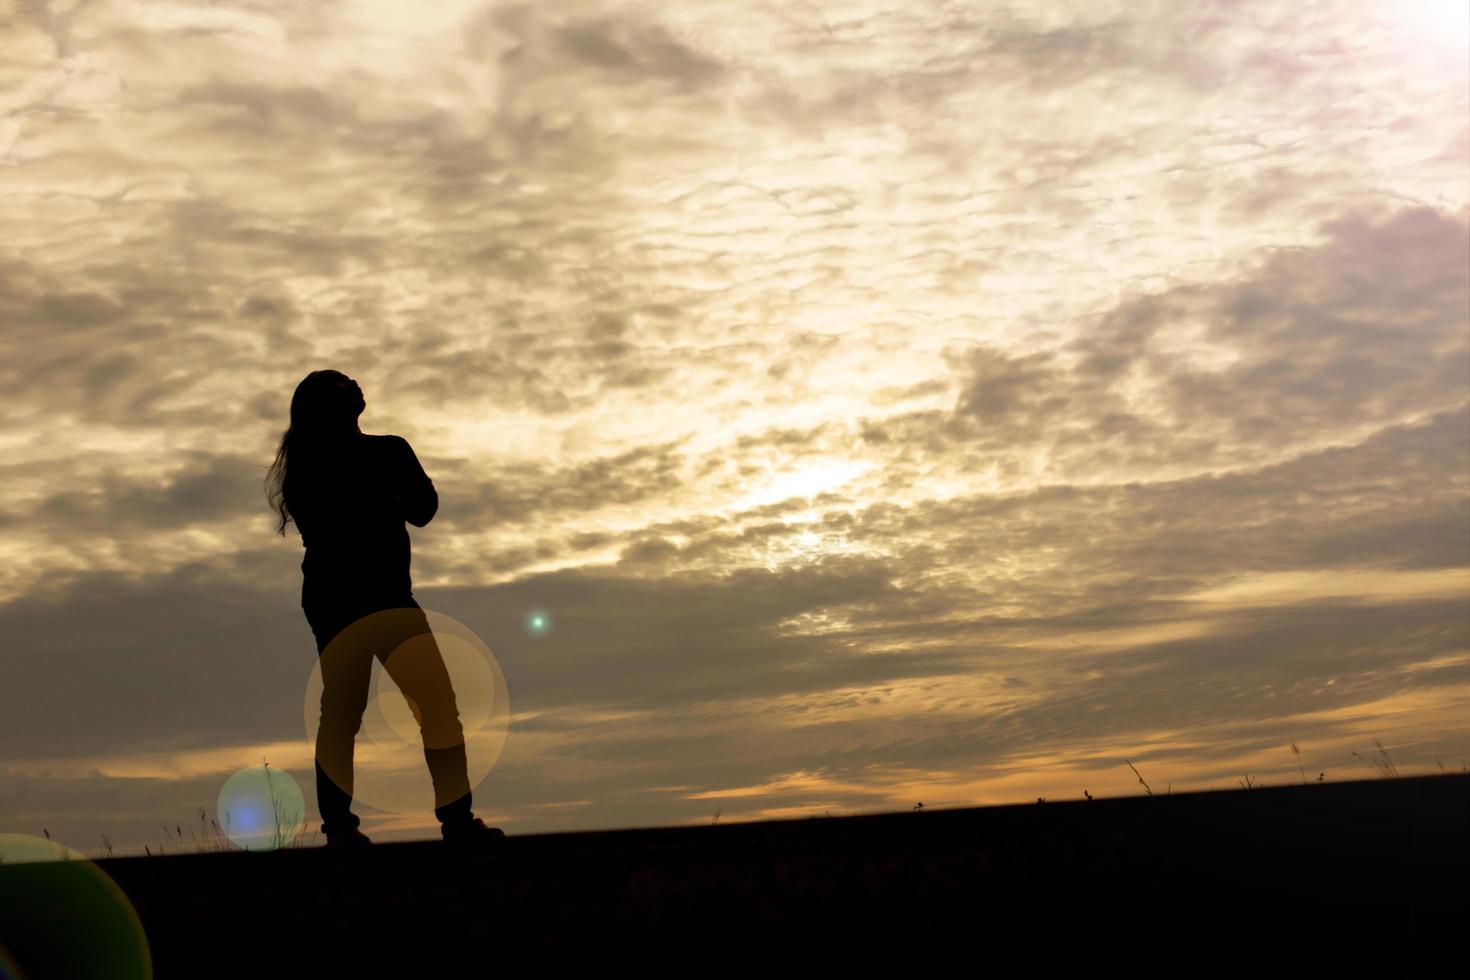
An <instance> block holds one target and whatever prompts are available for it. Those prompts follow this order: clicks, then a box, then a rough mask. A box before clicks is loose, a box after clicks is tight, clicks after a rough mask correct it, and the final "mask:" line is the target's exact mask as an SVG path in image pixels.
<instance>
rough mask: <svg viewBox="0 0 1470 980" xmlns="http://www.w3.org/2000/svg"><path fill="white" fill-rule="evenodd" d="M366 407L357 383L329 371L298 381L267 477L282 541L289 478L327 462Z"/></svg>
mask: <svg viewBox="0 0 1470 980" xmlns="http://www.w3.org/2000/svg"><path fill="white" fill-rule="evenodd" d="M366 407H367V402H366V400H365V399H364V398H363V397H362V388H361V386H359V385H358V383H357V382H356V381H354V380H352V379H351V378H349V377H348V376H347V375H345V374H343V373H342V372H341V371H333V370H331V369H330V368H328V369H325V370H321V371H313V372H311V373H310V374H308V375H307V376H306V377H304V378H302V379H301V381H300V383H299V384H297V385H296V391H295V392H294V393H293V394H292V395H291V424H290V427H289V428H288V429H286V431H285V432H284V433H283V434H282V435H281V442H280V445H279V446H278V447H277V448H276V459H275V462H273V463H272V464H271V466H270V469H269V471H268V472H267V473H266V497H267V499H268V500H269V501H270V505H271V509H272V510H274V511H275V512H276V513H277V514H278V515H280V524H279V525H278V526H277V528H276V531H277V533H279V534H282V535H284V534H285V533H286V523H287V522H288V521H289V520H290V519H291V515H290V512H289V510H288V509H287V507H286V495H287V493H288V492H289V487H290V485H291V482H292V481H291V477H292V475H293V472H294V473H297V474H299V473H300V471H301V468H302V464H309V463H310V462H311V461H312V460H313V459H320V458H323V457H326V456H329V455H330V454H331V452H332V450H333V449H335V448H338V447H340V446H341V445H342V444H344V443H345V442H347V441H348V440H350V439H352V438H353V437H355V436H357V435H358V434H359V433H360V432H361V430H360V429H359V428H358V426H357V417H358V416H359V415H361V414H362V410H363V409H364V408H366Z"/></svg>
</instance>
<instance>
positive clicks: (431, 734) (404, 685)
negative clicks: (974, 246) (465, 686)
mask: <svg viewBox="0 0 1470 980" xmlns="http://www.w3.org/2000/svg"><path fill="white" fill-rule="evenodd" d="M405 607H406V608H411V609H413V610H415V611H416V612H415V613H413V614H409V615H407V616H406V617H405V626H404V629H405V633H406V634H407V635H408V637H410V638H408V639H406V640H404V641H403V642H401V643H399V644H397V645H396V647H395V648H393V649H390V650H385V651H383V652H382V653H381V654H380V657H382V658H385V659H384V668H385V669H386V670H387V671H388V676H389V677H391V678H392V679H393V682H394V683H395V684H397V685H398V689H399V691H400V692H402V694H403V696H404V698H405V699H406V700H407V701H408V704H409V707H410V709H411V710H412V711H413V713H414V718H415V719H416V720H417V721H418V723H419V731H420V733H421V734H422V736H423V742H424V761H425V762H427V763H428V766H429V777H430V779H432V780H433V783H434V804H435V806H434V815H435V816H436V817H438V818H439V821H440V823H454V822H457V821H463V820H469V819H471V817H472V816H473V814H472V812H471V805H472V803H473V799H472V795H471V792H470V782H469V771H468V770H469V766H468V758H467V757H466V754H465V739H464V728H463V726H462V725H461V724H460V720H459V706H458V704H457V702H456V701H455V697H454V686H453V684H452V682H451V680H450V677H449V671H448V670H447V669H446V668H445V666H444V657H443V654H442V653H441V652H440V650H439V645H438V643H436V642H435V640H434V635H433V633H432V631H431V628H430V626H429V622H428V617H426V616H425V615H424V614H423V611H422V609H421V608H420V607H419V605H418V603H417V602H413V600H412V599H410V600H409V603H407V604H405ZM390 653H391V656H389V654H390Z"/></svg>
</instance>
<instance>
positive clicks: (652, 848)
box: [0, 774, 1470, 980]
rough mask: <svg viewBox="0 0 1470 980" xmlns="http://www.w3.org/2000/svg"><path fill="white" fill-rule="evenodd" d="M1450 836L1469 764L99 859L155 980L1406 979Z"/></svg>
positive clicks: (1459, 859) (1441, 928) (1465, 830)
mask: <svg viewBox="0 0 1470 980" xmlns="http://www.w3.org/2000/svg"><path fill="white" fill-rule="evenodd" d="M1467 845H1470V776H1466V775H1461V774H1453V775H1442V776H1425V777H1404V778H1389V779H1378V780H1370V781H1362V782H1351V783H1322V784H1310V785H1306V786H1282V787H1267V788H1257V789H1253V790H1229V791H1213V792H1198V793H1176V794H1173V795H1170V796H1153V797H1128V798H1123V799H1099V800H1093V801H1086V800H1081V801H1065V802H1048V803H1044V804H1036V803H1033V804H1022V805H1012V806H995V807H982V808H973V809H948V810H926V811H920V812H910V813H893V814H882V815H876V816H858V817H831V818H826V817H821V818H815V819H803V820H788V821H773V822H762V823H746V824H728V825H720V826H703V827H682V828H662V829H639V830H620V831H605V832H586V833H559V834H539V835H527V836H512V837H509V838H507V839H506V840H505V841H504V843H503V844H502V845H500V846H499V847H498V848H496V849H493V850H470V851H466V850H463V849H459V848H454V847H452V846H450V845H446V844H444V843H442V842H439V841H427V842H421V843H418V842H416V843H393V844H374V845H372V846H371V847H369V848H365V849H363V850H361V851H353V852H350V853H341V852H339V851H327V850H325V849H321V848H311V849H291V850H285V851H279V852H274V853H261V854H252V853H245V852H235V853H225V854H199V855H183V856H169V857H155V858H146V857H145V858H114V859H110V860H103V861H98V862H97V864H98V865H99V866H100V867H102V868H103V869H105V871H106V872H107V874H108V875H110V876H111V877H112V878H113V880H115V881H116V882H117V884H118V885H120V886H121V888H122V889H123V891H124V892H125V893H126V894H127V896H128V897H129V898H130V899H131V901H132V903H133V906H134V907H135V908H136V909H137V911H138V914H139V916H140V918H141V920H142V923H143V925H144V927H145V929H146V932H147V935H148V941H149V945H150V947H151V951H152V957H153V961H154V967H155V970H156V975H157V976H158V977H163V978H169V977H196V976H197V977H211V978H213V977H222V976H237V975H238V976H243V975H252V976H273V977H292V976H297V975H300V976H311V977H324V978H325V977H337V976H410V977H414V976H436V975H438V974H439V973H440V967H447V966H449V965H451V964H453V963H455V962H461V963H463V964H464V965H465V969H463V970H456V971H455V972H457V973H462V974H463V975H466V976H487V977H488V976H499V975H501V974H503V973H504V972H506V970H507V969H512V968H514V969H517V970H520V969H525V968H526V967H531V968H534V969H535V970H536V971H537V973H538V974H540V973H542V972H550V973H552V974H553V975H560V974H561V973H562V972H564V971H563V969H562V967H563V966H565V965H569V964H571V963H573V962H575V963H578V964H581V965H583V966H586V965H594V966H595V967H596V968H597V970H598V972H603V971H607V970H612V969H614V968H621V967H625V966H626V967H631V968H632V969H633V970H634V971H635V972H636V973H649V972H653V973H667V972H671V971H672V970H677V971H678V972H680V973H696V972H697V973H710V972H716V973H719V972H723V971H724V970H726V969H729V968H733V967H735V966H736V965H739V966H742V967H745V968H747V970H748V969H749V968H750V967H755V968H757V969H760V970H761V971H762V972H771V971H775V972H777V973H779V974H780V975H786V974H787V973H788V972H789V973H792V974H796V973H800V974H803V975H811V974H812V973H814V972H817V971H819V970H821V972H828V971H826V970H822V969H821V968H822V966H828V965H831V966H835V965H837V964H841V965H843V966H845V967H849V968H851V967H853V966H858V967H861V966H868V967H870V968H871V969H869V970H864V971H862V972H863V973H865V974H867V973H874V972H879V971H880V970H881V972H884V973H888V972H896V971H899V970H901V971H902V972H903V973H905V974H908V973H917V974H934V973H941V972H942V973H944V974H951V973H955V972H963V973H965V974H971V973H977V972H980V971H983V970H985V969H986V968H991V969H994V968H1005V969H1015V968H1021V969H1025V970H1027V971H1028V972H1031V971H1035V972H1045V973H1047V974H1048V975H1050V974H1051V973H1052V972H1053V970H1054V968H1061V967H1069V968H1072V969H1082V970H1104V969H1108V970H1111V969H1114V968H1122V969H1124V970H1128V971H1130V972H1136V971H1142V972H1146V973H1163V972H1170V973H1174V972H1181V971H1189V972H1194V971H1196V970H1198V969H1210V970H1212V972H1213V971H1216V970H1218V971H1228V972H1230V973H1237V972H1242V973H1243V972H1253V971H1256V970H1269V971H1270V972H1271V973H1273V974H1274V973H1275V972H1277V968H1279V967H1282V966H1293V967H1296V968H1314V969H1315V968H1325V967H1343V966H1348V967H1361V968H1363V969H1364V971H1366V972H1365V973H1363V974H1360V975H1374V974H1378V973H1385V974H1388V975H1407V974H1406V973H1405V971H1407V970H1417V969H1420V968H1423V967H1429V966H1434V965H1436V963H1438V962H1444V961H1443V960H1442V959H1441V958H1442V957H1444V956H1446V955H1452V956H1453V960H1451V961H1450V962H1455V961H1463V960H1464V958H1465V957H1464V950H1465V947H1464V945H1463V942H1462V940H1463V937H1464V936H1465V934H1466V933H1465V927H1466V925H1467V922H1470V915H1467V913H1470V877H1467V857H1470V846H1467ZM31 867H32V868H43V867H49V866H47V865H34V866H31ZM18 870H20V868H19V867H17V868H10V869H6V868H0V891H3V890H4V885H5V880H4V876H5V875H7V874H14V873H15V872H16V871H18ZM13 885H14V881H12V886H13ZM12 890H13V888H12ZM13 952H14V953H15V954H16V955H17V958H19V956H20V953H21V952H22V950H21V949H19V948H13ZM329 962H330V963H331V967H330V968H327V964H328V963H329ZM20 963H21V966H22V967H24V965H25V962H24V960H21V961H20ZM1463 965H1464V963H1463V962H1459V963H1458V966H1457V967H1456V969H1457V970H1458V968H1459V967H1463ZM3 972H4V971H3V970H0V975H3ZM578 972H581V971H578ZM742 972H744V971H742ZM98 975H106V974H101V973H99V974H98ZM26 976H28V977H29V978H30V980H38V978H40V977H43V976H45V974H44V973H35V972H31V971H27V973H26Z"/></svg>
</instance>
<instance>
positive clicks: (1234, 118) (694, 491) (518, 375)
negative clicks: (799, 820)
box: [0, 0, 1470, 854]
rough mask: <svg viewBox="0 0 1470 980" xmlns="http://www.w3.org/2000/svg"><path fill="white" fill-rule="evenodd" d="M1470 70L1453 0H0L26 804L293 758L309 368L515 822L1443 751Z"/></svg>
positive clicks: (295, 764) (1310, 773) (179, 801)
mask: <svg viewBox="0 0 1470 980" xmlns="http://www.w3.org/2000/svg"><path fill="white" fill-rule="evenodd" d="M1467 65H1470V13H1467V7H1466V4H1465V3H1464V2H1462V0H1459V2H1457V0H1417V2H1413V0H1394V2H1382V3H1377V2H1363V0H1347V2H1303V0H1292V2H1282V3H1266V2H1236V0H1231V2H1191V3H1182V2H1181V3H1164V2H1155V3H1147V2H1137V0H1130V2H1126V3H1124V2H1106V0H1078V2H1065V3H1064V2H1057V0H1046V2H1021V0H1016V2H997V3H945V2H934V0H904V2H902V3H886V4H884V3H877V2H867V0H833V2H827V3H810V2H803V0H780V2H770V0H728V2H715V0H709V2H706V0H677V2H668V0H659V2H617V0H566V2H562V0H558V2H554V3H536V4H531V3H521V4H515V3H483V2H460V0H447V2H442V3H435V4H430V5H422V4H407V3H390V2H387V0H322V2H314V3H310V4H300V3H285V2H281V0H250V2H244V3H224V2H220V3H207V4H198V3H175V2H167V3H164V2H138V0H130V2H121V0H93V2H88V0H80V2H39V0H25V2H17V0H0V447H3V452H0V469H3V479H0V486H3V492H0V832H8V833H21V834H30V835H37V834H40V833H41V832H42V830H43V828H44V829H45V830H47V831H48V832H49V833H50V835H51V836H52V837H53V838H55V839H58V840H60V841H62V842H64V843H66V844H68V845H69V846H71V847H74V848H76V849H78V850H81V851H83V852H86V853H88V854H97V853H99V849H100V848H101V847H102V846H103V845H102V843H101V838H102V835H107V837H108V839H109V840H110V841H111V843H112V845H113V846H114V847H115V848H117V850H118V852H119V853H131V852H137V851H140V850H141V849H142V847H143V846H145V845H149V846H151V847H152V848H153V849H155V850H157V849H159V844H160V842H162V841H164V840H165V833H166V831H165V829H164V828H173V827H175V826H176V825H178V824H184V825H186V826H191V825H192V824H194V823H197V812H198V810H199V809H200V808H201V807H202V808H205V810H206V811H207V812H210V813H213V811H214V808H215V804H216V800H217V796H218V794H219V792H220V788H221V786H222V785H223V784H224V782H225V780H226V779H227V778H228V777H229V776H230V775H231V774H232V773H234V772H236V771H237V770H239V769H241V768H244V767H250V766H256V765H259V764H260V763H261V762H262V761H268V762H270V764H271V765H272V766H273V767H275V768H277V769H278V770H281V771H285V772H289V773H291V774H293V775H294V776H295V777H296V778H297V779H298V781H299V782H300V783H301V787H302V789H303V790H304V791H305V793H306V796H307V800H308V801H312V800H314V790H313V787H312V785H311V746H310V743H309V742H308V740H307V734H306V731H305V729H304V723H303V710H304V709H303V703H304V702H303V698H304V697H305V695H306V692H307V690H308V687H309V684H310V673H311V668H312V666H313V665H314V663H315V660H316V650H315V646H314V643H313V639H312V635H311V632H310V630H309V628H308V626H307V623H306V621H305V618H304V616H303V614H302V610H301V607H300V586H301V571H300V562H301V558H302V546H301V540H300V537H299V535H298V533H297V532H296V530H295V527H294V525H292V526H288V527H287V529H286V535H285V536H284V537H282V536H278V535H276V534H275V521H274V516H275V515H274V514H273V513H272V512H271V511H270V509H269V506H268V504H267V501H266V497H265V493H264V490H263V480H264V477H265V471H266V467H267V466H268V465H269V464H270V462H271V460H272V459H273V457H274V453H275V448H276V445H277V442H278V440H279V439H280V436H281V434H282V432H283V431H284V429H285V427H286V424H287V421H288V419H287V410H288V406H289V402H290V396H291V393H292V391H293V389H294V388H295V385H296V384H297V382H298V381H300V379H301V378H302V377H303V376H304V375H305V374H306V373H307V372H309V371H312V370H317V369H321V368H334V369H337V370H340V371H343V372H346V373H348V374H349V375H351V376H352V377H354V378H355V379H357V380H358V381H359V382H360V383H361V385H362V387H363V390H364V392H365V396H366V401H367V407H366V410H365V411H364V413H363V415H362V418H361V420H360V423H361V426H362V429H363V430H364V431H366V432H373V433H392V434H397V435H401V436H403V437H404V438H406V439H407V440H408V441H409V442H410V443H411V445H412V446H413V447H414V449H415V451H416V453H417V454H418V456H419V459H420V460H421V462H422V463H423V465H424V468H425V470H426V471H427V472H428V474H429V476H430V477H431V478H432V479H433V480H434V483H435V486H436V488H437V490H438V492H439V495H440V509H439V512H438V515H437V516H436V517H435V519H434V520H433V521H432V522H431V523H430V524H429V525H427V526H426V527H424V528H421V529H420V528H410V533H411V537H412V542H413V566H412V570H413V581H414V594H415V596H416V598H417V599H418V601H419V602H420V603H421V604H422V605H423V606H424V607H425V608H428V609H432V610H436V611H438V612H440V613H442V614H444V615H446V616H450V617H453V618H454V619H455V620H457V621H459V622H461V623H464V624H466V625H467V626H469V627H470V628H472V629H473V630H474V631H475V633H476V634H477V635H478V636H479V637H480V638H481V639H482V640H483V641H484V643H485V644H486V645H487V646H488V648H489V649H490V650H491V651H492V652H493V654H494V657H495V659H496V662H497V664H498V666H499V667H500V668H501V669H502V670H503V674H504V679H505V688H506V691H507V692H508V696H509V700H510V712H511V713H510V717H509V726H508V733H507V736H506V739H505V743H504V749H503V752H502V754H501V755H500V757H499V760H498V762H497V763H496V765H495V767H494V769H493V770H492V771H491V772H490V774H489V776H488V778H486V779H485V780H484V782H482V783H481V784H480V785H479V786H478V787H477V789H476V794H475V795H476V812H477V813H479V814H480V815H481V816H482V817H484V818H485V819H486V821H487V823H493V824H496V825H499V826H501V827H503V828H505V830H506V831H507V832H508V833H512V834H515V833H537V832H547V831H558V830H573V829H589V828H612V827H627V826H665V825H676V824H699V823H709V822H713V821H716V820H718V821H722V822H733V821H739V820H754V819H771V818H789V817H809V816H821V815H826V814H832V815H839V814H848V813H862V812H877V811H885V810H908V809H912V808H913V807H914V806H915V805H916V804H918V803H923V804H924V805H925V807H935V808H938V807H947V806H972V805H979V804H992V803H1010V802H1026V801H1032V800H1034V799H1036V798H1039V797H1045V798H1048V799H1053V800H1055V799H1075V798H1080V797H1082V795H1083V794H1084V792H1087V793H1090V794H1091V795H1093V796H1095V797H1102V796H1121V795H1131V794H1139V793H1144V792H1154V793H1159V792H1177V791H1184V790H1203V789H1224V788H1235V787H1236V786H1238V785H1239V784H1240V783H1241V782H1243V781H1245V780H1249V781H1252V782H1254V783H1256V784H1264V785H1279V784H1283V783H1287V782H1301V781H1303V780H1316V779H1317V778H1318V777H1319V774H1321V777H1322V778H1324V779H1327V780H1345V779H1353V778H1374V777H1376V776H1377V775H1378V769H1377V766H1376V762H1381V761H1385V760H1386V761H1391V762H1392V763H1393V764H1395V765H1396V767H1397V769H1398V771H1400V772H1403V773H1410V772H1426V773H1427V772H1437V771H1440V770H1441V769H1450V770H1460V769H1462V768H1463V767H1464V766H1465V765H1466V763H1467V762H1470V710H1467V709H1470V67H1467ZM536 611H540V612H541V613H542V614H543V615H545V616H546V617H547V618H548V621H549V623H550V626H549V628H548V629H545V630H543V631H535V630H532V629H529V628H528V627H527V617H528V616H530V615H532V614H533V613H534V612H536ZM1293 746H1295V749H1294V748H1293ZM1380 747H1381V751H1380ZM372 761H373V760H372V757H371V754H370V753H369V755H368V757H367V758H365V759H364V757H363V756H362V755H361V754H360V762H362V764H363V765H364V766H365V767H370V766H371V764H372ZM415 778H420V779H421V780H422V781H423V782H424V785H425V786H426V785H427V775H426V773H424V772H423V771H422V770H421V769H420V770H419V771H418V775H417V776H416V777H415ZM1141 782H1146V783H1147V788H1145V786H1143V785H1140V783H1141ZM313 811H314V807H313ZM359 812H363V814H364V824H363V829H364V830H366V831H367V832H368V833H369V834H371V835H372V836H374V838H375V839H400V838H405V839H406V838H415V837H420V838H421V837H428V836H434V835H436V833H437V825H436V824H435V822H434V820H433V816H432V814H431V813H429V812H428V811H427V810H423V809H421V810H407V811H389V812H377V811H361V810H360V811H359ZM314 820H315V816H314V812H313V821H314ZM313 826H315V823H313ZM185 834H186V835H187V831H185Z"/></svg>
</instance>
